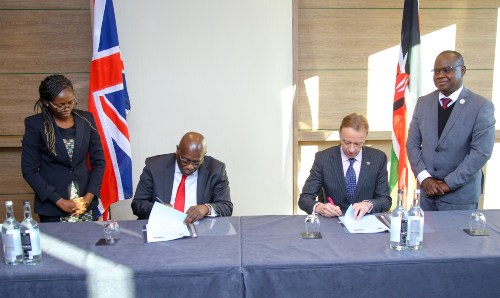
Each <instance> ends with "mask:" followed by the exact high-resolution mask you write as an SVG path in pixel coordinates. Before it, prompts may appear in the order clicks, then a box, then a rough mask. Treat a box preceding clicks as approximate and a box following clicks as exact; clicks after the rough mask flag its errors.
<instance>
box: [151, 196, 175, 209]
mask: <svg viewBox="0 0 500 298" xmlns="http://www.w3.org/2000/svg"><path fill="white" fill-rule="evenodd" d="M155 199H156V200H157V201H158V202H160V203H162V204H163V205H165V206H168V207H172V204H167V203H165V202H163V201H162V200H161V199H160V198H159V197H156V198H155Z"/></svg>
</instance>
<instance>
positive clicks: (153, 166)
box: [132, 153, 233, 219]
mask: <svg viewBox="0 0 500 298" xmlns="http://www.w3.org/2000/svg"><path fill="white" fill-rule="evenodd" d="M175 163H176V159H175V153H170V154H163V155H156V156H153V157H149V158H147V159H146V166H145V167H144V170H143V171H142V174H141V178H140V180H139V184H138V185H137V188H136V190H135V195H134V200H133V201H132V210H133V211H134V214H135V215H137V216H138V217H139V219H146V218H149V214H150V213H151V209H152V208H153V205H154V202H155V201H156V200H155V198H156V197H158V198H160V199H161V200H162V201H163V202H165V203H167V204H168V203H170V198H171V196H172V185H173V183H174V172H175ZM196 193H197V203H198V205H201V204H210V205H211V206H212V208H214V209H215V212H217V214H218V215H219V216H231V214H232V213H233V203H231V195H230V192H229V180H228V179H227V174H226V165H225V164H224V163H222V162H220V161H218V160H217V159H215V158H213V157H210V156H205V159H204V161H203V164H202V165H201V166H200V167H199V168H198V182H197V190H196Z"/></svg>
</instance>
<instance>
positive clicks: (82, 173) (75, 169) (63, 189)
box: [21, 110, 106, 216]
mask: <svg viewBox="0 0 500 298" xmlns="http://www.w3.org/2000/svg"><path fill="white" fill-rule="evenodd" d="M76 112H77V113H78V114H80V115H81V116H82V117H85V118H86V119H87V120H88V121H90V123H91V124H92V126H93V127H96V125H95V121H94V117H93V116H92V114H91V113H89V112H85V111H80V110H76ZM73 118H74V120H75V128H76V135H75V149H74V152H73V159H72V160H70V158H69V155H68V152H67V150H66V146H65V145H64V142H63V140H62V136H61V133H60V132H59V129H58V127H57V125H56V123H55V122H53V124H54V129H55V137H56V152H57V156H54V155H53V154H52V153H51V152H50V151H49V149H48V148H47V138H46V136H45V128H44V124H43V118H42V115H41V114H37V115H33V116H29V117H27V118H26V119H25V120H24V126H25V132H24V137H23V151H22V155H21V169H22V172H23V177H24V179H25V180H26V182H28V184H29V185H30V186H31V188H32V189H33V191H34V192H35V212H36V213H38V214H41V215H45V216H63V215H67V214H66V213H65V212H64V211H62V210H61V209H59V207H57V206H56V205H55V202H56V201H57V200H59V199H60V198H64V199H69V191H70V185H71V182H72V181H74V182H75V184H76V186H77V188H78V194H79V195H80V196H83V195H85V194H86V193H87V192H90V193H92V194H94V195H95V196H96V198H95V199H94V200H93V201H92V203H91V204H90V205H89V207H88V210H92V209H93V208H95V207H96V206H97V204H98V199H97V197H98V196H99V194H100V189H101V182H102V177H103V174H104V167H105V164H106V162H105V160H104V153H103V150H102V145H101V139H100V137H99V133H98V132H97V131H95V130H94V129H92V128H91V127H90V125H89V124H88V123H87V122H86V121H85V120H83V119H81V118H80V117H79V116H77V115H73ZM89 161H90V166H91V168H92V169H90V168H89Z"/></svg>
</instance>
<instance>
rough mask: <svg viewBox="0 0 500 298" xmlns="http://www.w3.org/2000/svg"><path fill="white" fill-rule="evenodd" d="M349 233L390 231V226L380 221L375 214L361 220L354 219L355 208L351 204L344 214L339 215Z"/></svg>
mask: <svg viewBox="0 0 500 298" xmlns="http://www.w3.org/2000/svg"><path fill="white" fill-rule="evenodd" d="M339 219H340V221H341V222H342V223H343V224H344V226H345V227H346V228H347V230H348V231H349V233H353V234H356V233H380V232H385V231H389V228H388V227H387V226H386V225H384V224H383V223H382V222H380V221H379V220H378V219H377V217H375V215H372V214H368V215H365V216H363V217H362V218H361V219H360V220H357V219H354V208H353V207H352V205H351V206H349V208H348V209H347V211H346V212H345V215H344V216H340V217H339Z"/></svg>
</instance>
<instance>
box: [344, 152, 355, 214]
mask: <svg viewBox="0 0 500 298" xmlns="http://www.w3.org/2000/svg"><path fill="white" fill-rule="evenodd" d="M355 161H356V159H354V158H349V163H350V164H349V168H347V172H346V173H345V185H346V186H347V195H348V196H349V203H351V204H352V203H353V202H354V190H356V172H354V168H353V166H352V165H353V164H354V162H355Z"/></svg>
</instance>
